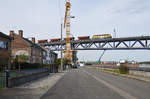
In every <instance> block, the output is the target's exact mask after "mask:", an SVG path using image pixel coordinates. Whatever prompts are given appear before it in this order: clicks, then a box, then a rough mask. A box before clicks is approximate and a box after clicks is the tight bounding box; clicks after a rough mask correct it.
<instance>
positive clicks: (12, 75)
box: [0, 66, 58, 89]
mask: <svg viewBox="0 0 150 99" xmlns="http://www.w3.org/2000/svg"><path fill="white" fill-rule="evenodd" d="M57 72H58V68H57V67H56V66H50V67H48V68H40V69H26V70H10V71H9V72H7V71H4V70H3V71H0V89H1V88H5V87H13V86H16V85H20V84H23V83H26V82H28V81H32V80H35V79H36V78H41V77H43V76H46V75H48V74H49V73H57Z"/></svg>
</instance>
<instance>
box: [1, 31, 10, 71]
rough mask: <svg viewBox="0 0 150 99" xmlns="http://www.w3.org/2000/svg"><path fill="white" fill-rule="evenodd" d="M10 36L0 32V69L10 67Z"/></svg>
mask: <svg viewBox="0 0 150 99" xmlns="http://www.w3.org/2000/svg"><path fill="white" fill-rule="evenodd" d="M10 61H11V38H10V37H9V36H7V35H5V34H4V33H2V32H0V69H2V66H3V67H4V68H5V69H6V68H8V67H10Z"/></svg>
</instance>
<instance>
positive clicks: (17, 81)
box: [9, 72, 49, 88]
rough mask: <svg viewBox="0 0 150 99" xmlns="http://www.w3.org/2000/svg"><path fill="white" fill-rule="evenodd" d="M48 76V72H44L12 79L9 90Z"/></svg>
mask: <svg viewBox="0 0 150 99" xmlns="http://www.w3.org/2000/svg"><path fill="white" fill-rule="evenodd" d="M47 75H49V73H48V72H43V73H35V74H30V75H27V76H21V77H16V78H12V79H10V80H9V88H11V87H15V86H19V85H21V84H24V83H26V82H30V81H33V80H36V79H39V78H42V77H44V76H47Z"/></svg>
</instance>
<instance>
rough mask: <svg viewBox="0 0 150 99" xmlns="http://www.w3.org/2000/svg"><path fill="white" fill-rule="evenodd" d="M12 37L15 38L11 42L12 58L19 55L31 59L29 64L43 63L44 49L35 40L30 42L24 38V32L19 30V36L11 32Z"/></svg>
mask: <svg viewBox="0 0 150 99" xmlns="http://www.w3.org/2000/svg"><path fill="white" fill-rule="evenodd" d="M10 37H12V38H13V40H12V42H11V46H12V57H13V58H14V57H15V56H17V55H26V56H28V57H29V60H28V62H29V63H43V51H44V50H43V49H42V48H41V47H40V46H38V45H37V44H35V38H32V41H30V40H29V39H27V38H24V37H23V31H22V30H19V31H18V34H16V33H14V31H10Z"/></svg>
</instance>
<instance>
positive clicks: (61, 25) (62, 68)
mask: <svg viewBox="0 0 150 99" xmlns="http://www.w3.org/2000/svg"><path fill="white" fill-rule="evenodd" d="M62 28H63V24H62V23H61V71H63V55H62V54H63V49H62V41H63V38H62V32H63V31H62Z"/></svg>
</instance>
